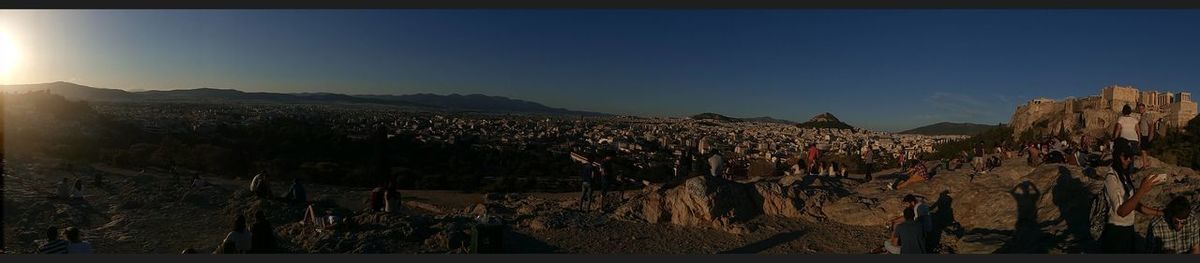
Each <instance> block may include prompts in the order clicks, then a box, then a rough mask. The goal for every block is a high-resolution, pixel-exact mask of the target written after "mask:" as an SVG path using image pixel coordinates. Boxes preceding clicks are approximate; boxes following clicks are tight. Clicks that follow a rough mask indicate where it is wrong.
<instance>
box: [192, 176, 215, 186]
mask: <svg viewBox="0 0 1200 263" xmlns="http://www.w3.org/2000/svg"><path fill="white" fill-rule="evenodd" d="M210 185H212V184H209V183H208V181H205V180H204V178H200V175H199V174H193V175H192V188H204V187H208V186H210Z"/></svg>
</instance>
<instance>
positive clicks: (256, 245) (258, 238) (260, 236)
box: [250, 210, 275, 253]
mask: <svg viewBox="0 0 1200 263" xmlns="http://www.w3.org/2000/svg"><path fill="white" fill-rule="evenodd" d="M250 251H251V252H253V253H275V228H273V227H271V222H270V221H267V215H266V214H265V213H263V211H262V210H259V211H258V212H255V213H254V225H252V226H251V227H250Z"/></svg>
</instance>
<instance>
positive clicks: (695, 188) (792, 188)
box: [614, 176, 850, 234]
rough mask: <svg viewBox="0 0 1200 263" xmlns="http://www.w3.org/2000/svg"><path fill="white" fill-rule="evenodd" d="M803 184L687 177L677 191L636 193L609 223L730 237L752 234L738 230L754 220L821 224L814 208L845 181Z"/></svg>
mask: <svg viewBox="0 0 1200 263" xmlns="http://www.w3.org/2000/svg"><path fill="white" fill-rule="evenodd" d="M823 181H826V182H821V183H818V182H805V181H804V180H801V178H799V177H792V176H789V177H784V178H779V179H778V180H758V181H751V182H737V181H729V180H725V179H721V178H713V177H704V176H700V177H693V178H689V179H687V180H686V181H684V182H683V183H682V184H681V185H678V186H672V187H664V186H662V185H652V186H650V187H647V188H646V189H644V190H643V191H642V192H639V193H636V194H635V196H633V197H632V198H631V199H630V200H629V201H627V202H625V203H624V204H623V205H622V206H621V207H619V208H618V209H617V210H616V213H614V217H617V218H620V219H625V220H632V221H639V222H647V223H668V222H669V223H671V224H675V225H683V226H700V227H712V228H717V229H722V230H725V231H727V232H730V233H734V234H745V233H748V232H749V231H753V229H751V227H749V226H747V225H746V224H744V223H745V222H746V221H748V220H750V219H752V218H754V217H757V216H760V215H769V216H780V217H786V218H804V219H810V220H823V219H825V218H826V215H825V214H824V212H823V211H821V210H820V209H819V208H820V207H821V206H822V205H823V204H824V203H826V202H829V201H832V200H835V199H836V198H838V197H840V196H841V195H844V194H847V192H844V191H837V190H831V189H829V187H827V185H838V184H841V183H840V182H842V181H850V180H845V179H832V178H830V179H826V180H823Z"/></svg>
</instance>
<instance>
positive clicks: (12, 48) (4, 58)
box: [0, 32, 21, 76]
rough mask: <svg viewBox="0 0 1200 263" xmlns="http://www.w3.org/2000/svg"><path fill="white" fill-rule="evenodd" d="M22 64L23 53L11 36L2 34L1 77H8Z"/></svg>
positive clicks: (0, 34)
mask: <svg viewBox="0 0 1200 263" xmlns="http://www.w3.org/2000/svg"><path fill="white" fill-rule="evenodd" d="M20 62H21V52H20V49H19V48H18V47H17V42H16V40H15V39H13V37H12V35H11V34H8V33H6V32H0V75H4V76H8V75H9V74H12V72H13V71H14V70H16V68H17V65H18V63H20Z"/></svg>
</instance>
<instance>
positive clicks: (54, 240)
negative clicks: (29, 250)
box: [37, 226, 67, 254]
mask: <svg viewBox="0 0 1200 263" xmlns="http://www.w3.org/2000/svg"><path fill="white" fill-rule="evenodd" d="M58 236H59V235H58V227H55V226H50V227H47V228H46V242H45V243H42V245H40V246H38V250H37V253H38V254H66V253H67V241H66V240H62V239H60V238H58Z"/></svg>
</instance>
